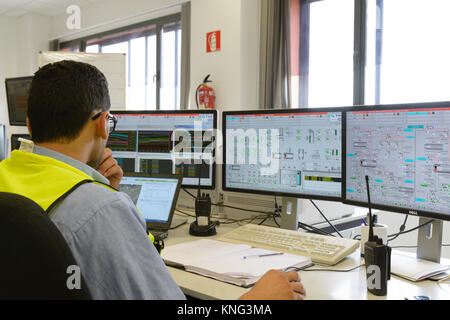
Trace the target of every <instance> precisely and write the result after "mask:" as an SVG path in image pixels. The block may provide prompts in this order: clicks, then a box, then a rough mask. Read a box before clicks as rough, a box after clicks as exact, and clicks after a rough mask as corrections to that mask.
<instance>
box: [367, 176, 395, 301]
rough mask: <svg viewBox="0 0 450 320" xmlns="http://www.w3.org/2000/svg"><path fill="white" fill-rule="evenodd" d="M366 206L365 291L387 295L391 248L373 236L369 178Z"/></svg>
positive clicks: (377, 294)
mask: <svg viewBox="0 0 450 320" xmlns="http://www.w3.org/2000/svg"><path fill="white" fill-rule="evenodd" d="M366 187H367V204H368V206H369V237H368V241H367V242H366V243H365V244H364V260H365V265H366V276H367V290H369V292H371V293H373V294H374V295H376V296H385V295H386V294H387V282H388V280H390V278H391V248H390V247H388V246H387V245H384V244H383V239H381V238H378V237H377V236H374V235H373V224H374V221H373V218H372V208H371V203H370V191H369V176H366Z"/></svg>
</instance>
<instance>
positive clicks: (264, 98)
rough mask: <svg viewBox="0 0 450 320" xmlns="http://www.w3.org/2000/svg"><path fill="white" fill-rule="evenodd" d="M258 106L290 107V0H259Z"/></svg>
mask: <svg viewBox="0 0 450 320" xmlns="http://www.w3.org/2000/svg"><path fill="white" fill-rule="evenodd" d="M260 37H261V39H260V40H261V42H260V52H261V57H260V72H259V74H260V87H259V92H260V93H259V105H260V107H261V108H266V109H270V108H290V107H291V105H292V103H291V86H290V78H291V70H290V65H291V63H290V0H261V36H260Z"/></svg>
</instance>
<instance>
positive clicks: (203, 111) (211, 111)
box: [109, 109, 218, 190]
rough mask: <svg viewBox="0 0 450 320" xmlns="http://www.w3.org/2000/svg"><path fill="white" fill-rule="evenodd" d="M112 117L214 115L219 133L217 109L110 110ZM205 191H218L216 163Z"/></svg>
mask: <svg viewBox="0 0 450 320" xmlns="http://www.w3.org/2000/svg"><path fill="white" fill-rule="evenodd" d="M109 112H110V113H111V114H112V115H115V114H150V115H151V114H181V115H184V114H191V113H196V114H213V130H214V132H217V122H218V120H217V119H218V112H217V110H216V109H183V110H109ZM213 155H214V156H213V159H216V158H217V137H216V141H215V149H214V153H213ZM181 188H186V189H197V188H198V185H194V184H183V183H182V184H181ZM201 189H202V190H203V189H204V190H215V189H216V161H214V162H213V164H212V180H211V185H210V186H206V185H201Z"/></svg>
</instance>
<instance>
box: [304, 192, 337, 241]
mask: <svg viewBox="0 0 450 320" xmlns="http://www.w3.org/2000/svg"><path fill="white" fill-rule="evenodd" d="M309 201H311V203H312V204H313V205H314V207H316V209H317V211H319V213H320V215H321V216H322V217H323V218H324V219H325V220H326V221H327V222H328V224H329V225H330V226H331V228H333V230H334V231H336V233H337V234H338V235H339V236H340V237H341V238H344V237H343V236H342V234H341V233H340V232H339V230H338V229H336V227H335V226H334V225H333V224H332V223H331V222H330V220H328V219H327V217H326V216H325V215H324V214H323V212H322V211H321V210H320V209H319V207H318V206H317V205H316V204H315V202H314V201H312V200H311V199H309Z"/></svg>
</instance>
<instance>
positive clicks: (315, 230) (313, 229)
mask: <svg viewBox="0 0 450 320" xmlns="http://www.w3.org/2000/svg"><path fill="white" fill-rule="evenodd" d="M298 226H299V227H300V228H302V229H303V230H306V231H308V232H312V233H317V234H322V235H325V236H331V237H334V235H332V234H331V233H328V232H326V231H323V230H320V229H318V228H316V227H313V226H311V225H309V224H306V223H303V222H298Z"/></svg>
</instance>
